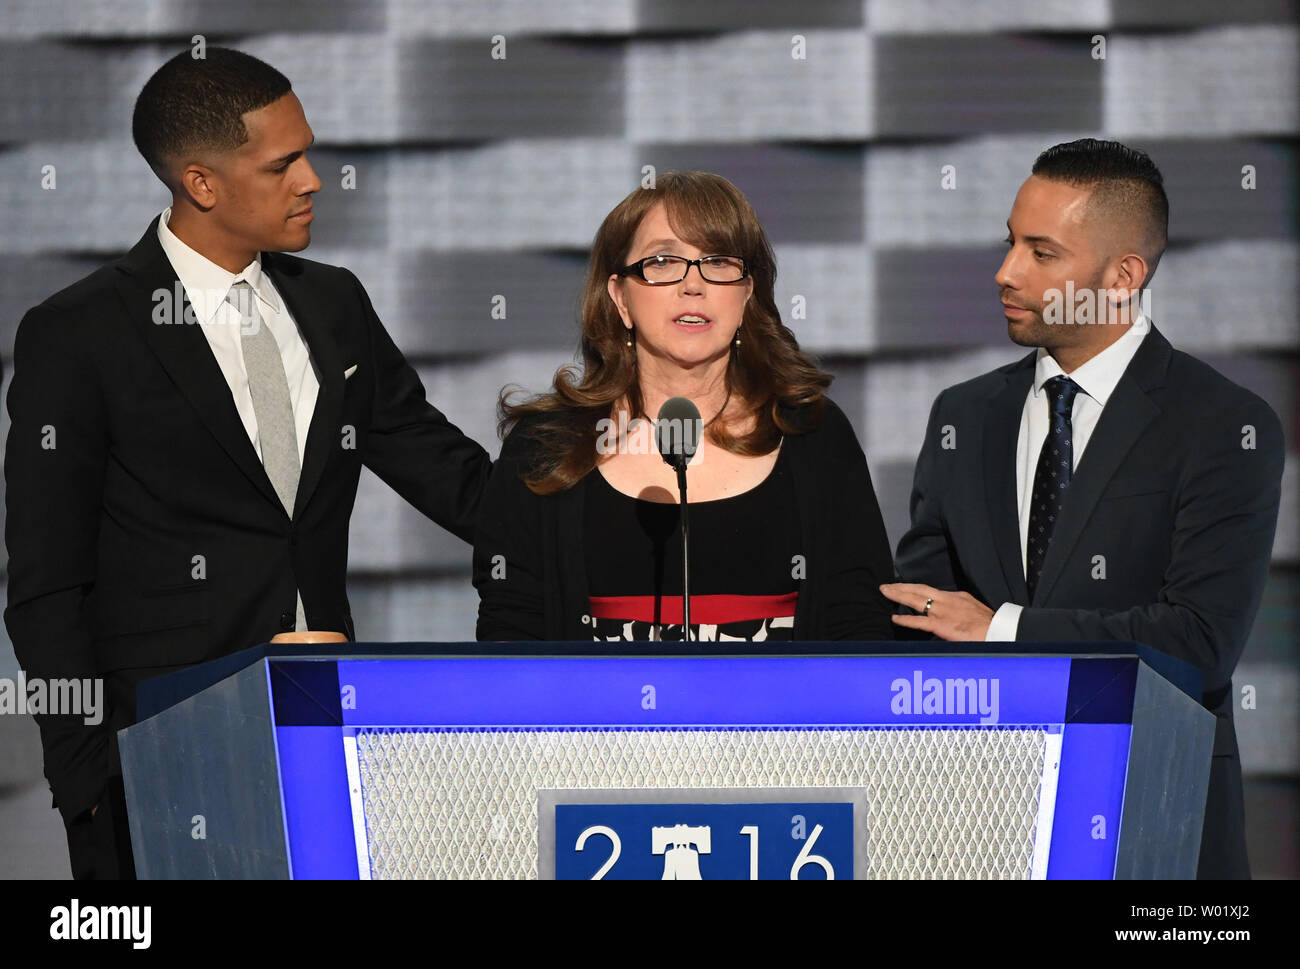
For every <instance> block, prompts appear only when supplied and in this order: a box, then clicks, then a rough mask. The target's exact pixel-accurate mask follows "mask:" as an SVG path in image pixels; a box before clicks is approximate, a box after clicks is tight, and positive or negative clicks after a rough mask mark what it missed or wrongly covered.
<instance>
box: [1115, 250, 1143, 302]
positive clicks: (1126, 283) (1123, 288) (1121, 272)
mask: <svg viewBox="0 0 1300 969" xmlns="http://www.w3.org/2000/svg"><path fill="white" fill-rule="evenodd" d="M1148 275H1150V270H1149V269H1148V267H1147V261H1146V260H1145V259H1143V258H1142V257H1141V256H1140V255H1138V254H1137V253H1136V252H1130V253H1129V254H1128V255H1126V256H1124V257H1123V258H1121V259H1120V260H1119V261H1118V262H1116V263H1115V264H1114V268H1113V269H1112V270H1111V276H1112V279H1111V281H1110V283H1109V284H1108V285H1107V287H1106V288H1107V290H1108V291H1109V293H1108V295H1109V298H1110V301H1111V303H1113V304H1115V305H1116V306H1119V305H1121V304H1124V303H1128V302H1129V301H1130V300H1131V299H1132V298H1133V297H1136V296H1137V295H1138V293H1139V291H1140V290H1141V289H1142V287H1143V286H1145V285H1146V281H1147V276H1148Z"/></svg>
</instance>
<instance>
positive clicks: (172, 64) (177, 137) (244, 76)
mask: <svg viewBox="0 0 1300 969" xmlns="http://www.w3.org/2000/svg"><path fill="white" fill-rule="evenodd" d="M291 89H292V88H291V85H290V84H289V79H288V78H287V77H285V76H284V75H283V74H281V73H280V72H279V71H277V70H276V69H275V68H274V67H272V66H271V65H270V64H267V63H265V62H263V61H259V60H258V59H257V58H256V57H252V56H251V55H249V54H245V53H243V52H242V51H237V50H231V49H230V48H228V47H208V48H207V49H206V51H205V56H204V57H201V58H196V57H194V56H193V55H192V52H191V51H189V50H186V51H182V52H181V53H179V54H177V55H176V56H175V57H173V58H172V59H171V60H169V61H168V62H167V63H166V64H164V65H163V66H162V67H160V68H158V70H157V71H155V72H154V75H153V77H151V78H149V80H148V81H146V82H145V85H144V88H143V90H141V91H140V96H139V97H138V98H136V101H135V114H134V115H133V116H132V119H131V135H132V137H134V138H135V146H136V147H137V148H138V149H140V154H142V155H144V159H145V161H147V162H148V163H149V167H150V168H152V169H153V170H154V172H155V173H156V174H157V175H158V177H159V178H161V179H162V180H163V181H164V182H169V178H168V174H169V172H170V168H171V166H172V165H173V164H175V163H177V162H178V161H181V160H182V159H183V158H185V156H187V155H191V154H193V153H194V152H197V151H204V150H207V151H214V152H223V151H230V150H232V149H235V148H238V147H239V146H240V145H242V144H243V143H244V142H246V141H247V140H248V129H247V128H245V127H244V122H243V120H242V117H241V116H242V115H243V114H244V113H245V112H248V111H256V110H257V109H258V108H264V107H266V106H267V105H268V104H270V103H271V102H273V101H276V100H278V99H280V98H282V97H284V95H286V94H288V93H289V91H290V90H291Z"/></svg>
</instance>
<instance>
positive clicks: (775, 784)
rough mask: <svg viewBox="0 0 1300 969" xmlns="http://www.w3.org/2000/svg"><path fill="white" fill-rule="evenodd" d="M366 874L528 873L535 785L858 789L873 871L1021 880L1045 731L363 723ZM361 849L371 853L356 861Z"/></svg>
mask: <svg viewBox="0 0 1300 969" xmlns="http://www.w3.org/2000/svg"><path fill="white" fill-rule="evenodd" d="M355 751H356V758H357V764H356V770H357V776H359V779H360V791H359V795H360V796H359V799H358V801H357V802H354V811H358V812H360V814H361V815H362V817H359V818H357V819H356V820H357V824H358V829H359V830H361V829H362V827H363V826H364V838H365V839H366V841H367V843H368V853H369V859H370V877H372V878H384V879H389V878H533V877H536V876H537V874H538V865H537V857H538V848H537V828H538V791H539V790H545V789H570V790H583V789H606V790H607V789H647V788H648V789H680V788H736V787H764V788H781V787H789V788H808V787H858V788H863V789H865V790H866V792H867V833H866V837H867V852H866V853H867V858H868V877H871V878H1028V877H1030V875H1031V870H1032V866H1033V863H1034V853H1035V836H1036V830H1035V829H1036V827H1037V821H1038V817H1039V808H1040V805H1039V800H1040V791H1044V792H1050V791H1052V790H1054V787H1053V784H1054V782H1053V783H1048V781H1049V779H1050V778H1052V777H1053V776H1054V775H1053V771H1054V769H1055V766H1056V765H1055V763H1054V758H1053V757H1052V756H1051V752H1052V745H1051V743H1050V737H1049V733H1048V731H1047V730H1046V729H1042V728H1019V729H1000V728H988V729H975V730H972V729H963V730H952V729H889V730H872V729H822V728H808V729H779V730H754V729H747V730H726V729H721V730H716V729H715V730H692V729H649V730H646V729H642V730H583V729H575V730H501V729H478V730H467V729H444V730H429V729H409V728H403V729H391V728H384V729H360V730H358V731H357V733H356V745H355ZM362 854H363V856H364V851H363V852H362Z"/></svg>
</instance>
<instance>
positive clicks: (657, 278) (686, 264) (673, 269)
mask: <svg viewBox="0 0 1300 969" xmlns="http://www.w3.org/2000/svg"><path fill="white" fill-rule="evenodd" d="M692 266H698V267H699V269H700V278H701V279H703V280H704V281H705V282H709V283H738V282H740V281H741V280H742V279H744V278H745V277H746V276H748V275H749V266H748V264H746V262H745V260H743V259H741V258H740V257H739V256H701V257H700V258H699V259H687V258H686V257H685V256H646V257H645V258H644V259H638V260H637V261H636V262H634V263H629V264H628V265H626V266H624V267H623V268H622V269H620V270H619V271H618V274H619V275H620V276H639V277H640V278H641V279H644V280H645V281H646V282H647V283H649V284H650V285H651V286H664V285H666V284H668V283H680V282H681V281H682V280H683V279H685V278H686V274H687V273H688V272H690V271H691V267H692Z"/></svg>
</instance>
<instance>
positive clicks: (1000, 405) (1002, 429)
mask: <svg viewBox="0 0 1300 969" xmlns="http://www.w3.org/2000/svg"><path fill="white" fill-rule="evenodd" d="M1036 356H1037V353H1036V352H1035V353H1031V354H1030V355H1029V356H1028V357H1026V358H1025V359H1023V360H1021V361H1020V362H1019V363H1017V364H1015V365H1013V366H1011V367H1010V368H1008V370H1007V381H1006V383H1005V384H1004V385H1003V386H1002V388H1001V389H1000V390H998V391H996V392H995V393H994V395H993V397H992V399H991V400H990V401H989V404H988V414H987V416H986V417H985V420H984V487H985V489H986V496H987V497H986V501H985V507H987V509H988V515H989V524H990V526H991V527H992V529H993V548H994V550H995V552H996V553H997V557H998V564H999V565H1001V566H1002V574H1003V576H1004V577H1005V578H1006V582H1007V590H1008V591H1009V592H1010V599H1009V600H1008V601H1010V602H1028V601H1029V588H1028V586H1026V585H1025V567H1024V555H1023V553H1022V552H1021V549H1020V512H1019V510H1018V509H1017V507H1016V444H1017V441H1018V439H1019V437H1020V417H1021V415H1022V414H1023V413H1024V409H1025V396H1026V395H1027V394H1028V393H1029V388H1030V387H1031V386H1032V385H1033V382H1034V360H1035V357H1036ZM960 446H961V444H960V442H958V447H960Z"/></svg>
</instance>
